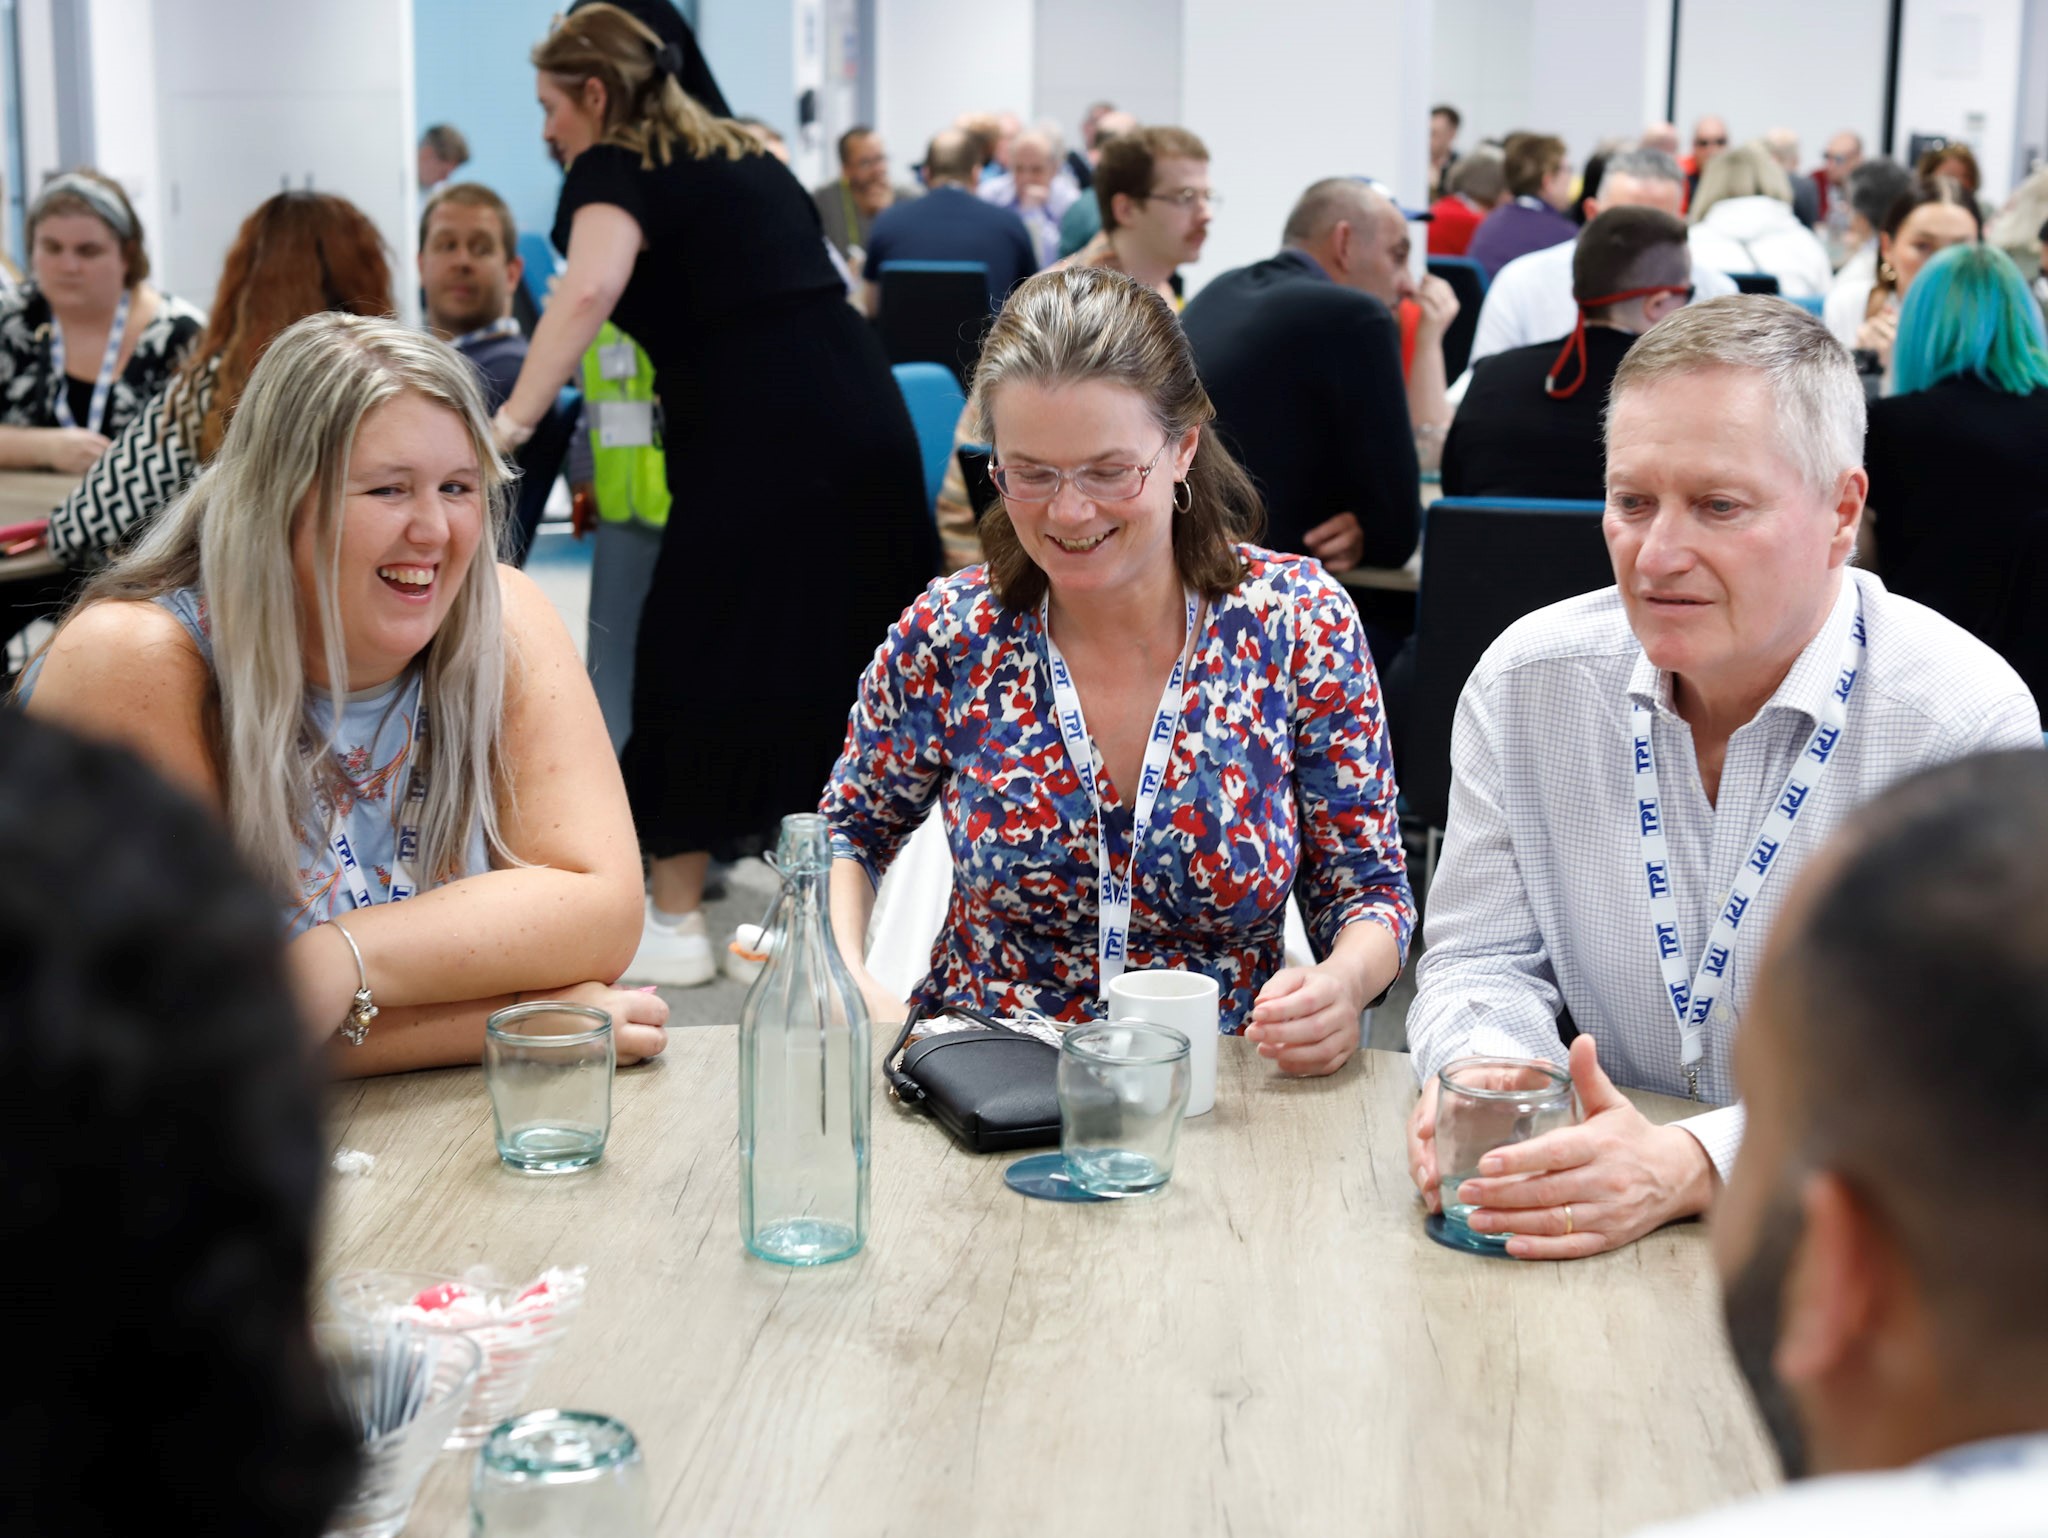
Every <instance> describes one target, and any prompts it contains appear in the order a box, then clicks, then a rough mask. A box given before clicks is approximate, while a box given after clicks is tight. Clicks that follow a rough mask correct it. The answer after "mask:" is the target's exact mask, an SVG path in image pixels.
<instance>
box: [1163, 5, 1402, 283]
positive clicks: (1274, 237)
mask: <svg viewBox="0 0 2048 1538" xmlns="http://www.w3.org/2000/svg"><path fill="white" fill-rule="evenodd" d="M1431 14H1432V6H1431V3H1430V0H1376V3H1374V4H1371V5H1362V4H1359V3H1358V0H1265V3H1263V4H1259V5H1247V4H1245V3H1244V0H1186V5H1185V8H1184V9H1183V11H1182V17H1181V97H1182V103H1181V122H1182V124H1183V125H1184V126H1186V127H1187V128H1189V129H1192V130H1193V131H1194V132H1195V133H1197V134H1199V135H1200V136H1201V137H1202V138H1203V139H1204V140H1205V141H1206V142H1207V144H1208V146H1209V153H1210V154H1211V155H1212V156H1213V157H1214V159H1213V160H1212V161H1211V164H1210V179H1211V181H1212V182H1213V184H1214V185H1215V187H1216V190H1217V191H1218V192H1219V193H1221V194H1222V196H1223V198H1224V203H1223V206H1222V207H1220V208H1218V209H1217V211H1216V216H1215V222H1214V224H1213V225H1212V227H1211V229H1210V234H1209V241H1208V246H1207V248H1206V249H1205V250H1204V252H1203V254H1202V260H1201V261H1200V263H1198V264H1197V265H1196V266H1194V267H1191V268H1188V269H1187V270H1186V274H1185V276H1186V278H1187V280H1188V288H1189V291H1190V292H1193V291H1194V290H1195V289H1197V288H1199V287H1200V286H1201V284H1202V283H1203V282H1204V281H1206V280H1207V279H1209V278H1212V277H1214V276H1215V275H1216V274H1218V273H1220V272H1224V271H1226V270H1228V269H1229V268H1232V267H1240V266H1243V265H1244V264H1245V263H1246V262H1254V261H1258V260H1260V259H1261V258H1263V257H1266V256H1270V255H1272V253H1273V252H1274V251H1275V250H1277V249H1278V248H1279V244H1280V229H1281V226H1282V225H1283V224H1284V223H1285V222H1286V219H1287V212H1288V210H1289V209H1290V208H1292V207H1293V205H1294V200H1295V199H1296V198H1297V197H1298V196H1299V195H1300V194H1301V191H1302V189H1303V188H1304V187H1306V186H1308V184H1309V183H1310V182H1313V181H1315V180H1317V179H1318V178H1320V177H1325V176H1347V175H1359V176H1371V177H1373V178H1375V179H1377V180H1379V181H1382V182H1385V183H1387V184H1388V185H1389V186H1390V187H1392V188H1393V189H1394V191H1395V193H1396V194H1397V195H1398V196H1399V197H1400V198H1401V200H1402V201H1403V202H1404V203H1415V204H1419V203H1420V202H1421V201H1422V200H1423V198H1424V194H1425V193H1426V192H1427V190H1428V182H1429V106H1430V102H1429V81H1430V69H1429V64H1430V22H1431Z"/></svg>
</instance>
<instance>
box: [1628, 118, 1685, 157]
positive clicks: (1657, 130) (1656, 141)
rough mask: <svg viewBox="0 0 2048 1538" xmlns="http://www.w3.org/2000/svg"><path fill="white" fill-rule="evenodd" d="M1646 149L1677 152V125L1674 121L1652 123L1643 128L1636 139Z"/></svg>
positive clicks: (1671, 153) (1669, 152)
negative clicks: (1641, 135)
mask: <svg viewBox="0 0 2048 1538" xmlns="http://www.w3.org/2000/svg"><path fill="white" fill-rule="evenodd" d="M1637 142H1638V143H1640V144H1641V146H1642V147H1643V148H1644V149H1646V150H1662V151H1663V152H1664V153H1665V154H1667V155H1676V154H1677V153H1678V125H1677V124H1676V123H1652V124H1651V125H1650V126H1649V127H1648V128H1645V129H1644V130H1643V137H1642V138H1641V139H1640V140H1639V141H1637Z"/></svg>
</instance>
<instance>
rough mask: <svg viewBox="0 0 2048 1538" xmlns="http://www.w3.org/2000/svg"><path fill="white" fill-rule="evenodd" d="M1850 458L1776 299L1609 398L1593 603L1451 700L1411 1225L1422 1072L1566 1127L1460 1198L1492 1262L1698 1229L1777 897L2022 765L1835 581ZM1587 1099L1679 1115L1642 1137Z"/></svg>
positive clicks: (1421, 1178)
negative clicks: (1640, 1096)
mask: <svg viewBox="0 0 2048 1538" xmlns="http://www.w3.org/2000/svg"><path fill="white" fill-rule="evenodd" d="M1863 437H1864V400H1863V392H1862V388H1861V386H1860V385H1859V383H1858V381H1857V378H1856V371H1855V365H1854V363H1853V362H1852V361H1851V360H1850V357H1849V355H1848V353H1847V352H1846V351H1844V350H1843V348H1842V347H1841V345H1840V344H1839V343H1837V342H1836V341H1835V340H1834V339H1833V338H1832V337H1831V336H1830V335H1829V334H1828V332H1827V329H1826V327H1825V326H1823V325H1822V324H1821V323H1820V322H1819V321H1818V320H1817V319H1815V318H1814V317H1813V316H1811V315H1809V314H1807V313H1806V312H1805V311H1803V310H1801V309H1799V308H1798V307H1797V306H1796V305H1792V304H1788V303H1785V302H1784V301H1782V300H1777V299H1765V298H1760V297H1751V296H1733V297H1728V298H1722V299H1715V300H1711V301H1709V302H1707V303H1705V304H1699V305H1694V306H1692V307H1690V308H1688V309H1685V310H1681V311H1680V312H1679V313H1677V314H1676V315H1673V316H1671V317H1670V318H1669V319H1668V320H1666V321H1665V322H1664V323H1663V324H1661V325H1659V326H1658V327H1657V328H1656V329H1655V330H1654V331H1651V332H1649V333H1647V334H1646V335H1645V336H1644V337H1643V338H1642V339H1641V340H1640V341H1638V342H1637V343H1636V345H1635V346H1634V347H1633V348H1632V349H1631V350H1630V351H1629V354H1628V356H1627V357H1626V358H1625V359H1624V360H1623V362H1622V365H1621V368H1620V371H1619V372H1618V373H1617V374H1616V376H1615V380H1614V385H1613V390H1612V394H1611V398H1610V404H1609V407H1608V416H1607V511H1606V515H1605V520H1604V522H1605V532H1606V536H1607V544H1608V550H1609V553H1610V555H1611V556H1612V558H1613V562H1614V575H1615V586H1613V587H1611V588H1605V589H1603V590H1601V591H1599V592H1597V593H1588V594H1585V595H1583V596H1581V597H1578V598H1573V599H1568V600H1566V601H1565V602H1564V603H1560V604H1554V605H1552V606H1551V607H1549V608H1546V609H1541V610H1539V611H1537V612H1536V613H1534V614H1531V615H1529V616H1527V617H1526V618H1524V619H1522V620H1520V621H1518V622H1517V623H1516V624H1514V625H1513V626H1511V627H1509V629H1508V630H1507V631H1506V633H1505V634H1503V635H1502V636H1501V637H1500V639H1499V640H1498V641H1496V642H1495V643H1494V644H1493V646H1492V647H1491V648H1490V649H1489V650H1488V651H1487V653H1486V655H1485V656H1484V657H1483V658H1482V659H1481V660H1480V662H1479V665H1478V666H1477V667H1476V668H1474V669H1473V672H1472V677H1471V679H1470V680H1469V681H1468V682H1467V683H1466V685H1465V690H1464V693H1463V695H1462V696H1461V697H1460V699H1459V702H1458V713H1457V718H1456V723H1455V725H1454V727H1453V731H1452V737H1451V766H1452V786H1451V801H1450V815H1449V817H1448V819H1447V826H1446V828H1445V834H1444V845H1443V853H1442V858H1441V861H1440V864H1439V867H1438V872H1437V877H1436V881H1435V884H1434V885H1433V886H1432V887H1431V889H1430V892H1429V898H1428V909H1427V917H1426V920H1425V928H1424V940H1425V943H1426V946H1427V950H1426V952H1425V954H1424V955H1423V958H1422V961H1421V963H1420V966H1419V967H1418V969H1417V974H1416V976H1417V994H1416V999H1415V1003H1414V1005H1413V1007H1412V1008H1411V1009H1410V1011H1409V1014H1408V1040H1409V1046H1410V1049H1411V1050H1412V1052H1413V1054H1414V1061H1415V1069H1416V1074H1417V1077H1418V1079H1419V1080H1420V1082H1421V1084H1422V1095H1421V1099H1420V1101H1419V1102H1418V1103H1417V1105H1416V1109H1415V1114H1414V1117H1413V1118H1412V1120H1411V1121H1410V1124H1409V1140H1408V1141H1409V1148H1408V1154H1409V1169H1410V1173H1411V1174H1412V1175H1413V1176H1414V1179H1415V1183H1416V1185H1417V1187H1418V1189H1419V1190H1420V1191H1421V1192H1422V1199H1423V1201H1424V1203H1425V1204H1426V1205H1427V1206H1428V1207H1430V1208H1431V1209H1432V1210H1435V1209H1436V1208H1437V1207H1438V1206H1439V1204H1440V1201H1441V1191H1440V1189H1439V1177H1440V1174H1443V1173H1449V1172H1440V1171H1439V1170H1438V1168H1437V1162H1436V1149H1435V1140H1434V1136H1433V1133H1434V1122H1435V1115H1436V1087H1437V1086H1436V1074H1437V1072H1438V1071H1439V1070H1440V1069H1442V1068H1443V1067H1444V1065H1445V1064H1447V1063H1449V1062H1451V1061H1452V1060H1454V1059H1456V1058H1459V1057H1463V1056H1467V1055H1473V1054H1489V1055H1501V1056H1509V1057H1520V1058H1542V1059H1547V1060H1550V1061H1552V1062H1555V1063H1558V1064H1568V1066H1569V1068H1570V1071H1571V1074H1572V1078H1573V1080H1574V1081H1575V1083H1576V1086H1577V1089H1578V1093H1579V1098H1580V1103H1581V1105H1582V1107H1583V1110H1584V1113H1585V1119H1584V1122H1583V1123H1582V1124H1581V1125H1579V1126H1575V1127H1570V1128H1565V1129H1562V1130H1559V1131H1555V1132H1551V1133H1548V1134H1546V1135H1544V1136H1541V1137H1537V1138H1533V1139H1531V1140H1529V1141H1528V1142H1526V1143H1522V1144H1519V1145H1516V1146H1514V1147H1511V1148H1504V1149H1499V1150H1496V1151H1495V1152H1494V1153H1492V1154H1489V1155H1487V1156H1486V1157H1485V1158H1484V1159H1482V1160H1481V1161H1480V1165H1479V1170H1478V1175H1479V1178H1477V1179H1471V1180H1467V1181H1465V1182H1464V1183H1463V1185H1462V1186H1461V1187H1460V1189H1459V1193H1458V1194H1459V1199H1460V1200H1461V1201H1462V1202H1469V1203H1473V1204H1475V1205H1476V1210H1475V1211H1474V1212H1473V1213H1472V1215H1471V1217H1470V1223H1471V1226H1472V1228H1473V1229H1474V1230H1475V1231H1477V1232H1480V1233H1495V1234H1512V1235H1513V1236H1514V1237H1513V1238H1512V1239H1511V1240H1509V1242H1508V1251H1509V1253H1510V1254H1512V1255H1516V1256H1519V1257H1521V1258H1524V1259H1531V1260H1565V1259H1573V1258H1577V1257H1579V1256H1584V1255H1591V1254H1595V1253H1597V1252H1599V1251H1601V1250H1606V1249H1612V1248H1615V1247H1617V1246H1619V1245H1623V1244H1627V1243H1629V1242H1631V1241H1632V1240H1635V1239H1637V1238H1640V1237H1641V1236H1642V1235H1643V1234H1645V1233H1648V1232H1649V1231H1650V1230H1651V1229H1653V1228H1656V1227H1658V1226H1659V1225H1661V1224H1663V1223H1667V1222H1670V1221H1672V1220H1674V1219H1677V1218H1682V1217H1686V1216H1690V1215H1692V1214H1695V1213H1699V1212H1703V1211H1705V1210H1706V1208H1707V1207H1708V1206H1710V1205H1711V1204H1712V1202H1713V1200H1714V1196H1715V1193H1716V1191H1717V1190H1718V1189H1719V1187H1720V1184H1721V1181H1722V1180H1723V1179H1724V1178H1725V1176H1726V1174H1727V1171H1728V1169H1729V1167H1730V1166H1731V1165H1732V1163H1733V1161H1734V1157H1735V1152H1736V1149H1737V1147H1738V1146H1739V1145H1740V1142H1741V1137H1742V1109H1741V1107H1740V1106H1739V1105H1737V1104H1734V1103H1733V1102H1734V1101H1735V1098H1736V1091H1735V1085H1734V1081H1733V1078H1732V1076H1731V1073H1730V1068H1729V1048H1730V1044H1731V1042H1732V1040H1733V1037H1734V1034H1735V1029H1736V1024H1737V1022H1738V1021H1739V1020H1740V1018H1741V1015H1742V1010H1743V1007H1744V1004H1745V1003H1746V1001H1747V999H1748V996H1749V992H1750V988H1751V985H1752V981H1753V978H1754V974H1755V969H1756V965H1757V961H1758V959H1759V957H1760V956H1761V953H1762V950H1763V941H1764V939H1765V936H1766V935H1767V934H1768V932H1769V929H1770V927H1771V924H1772V922H1773V920H1774V918H1775V916H1776V913H1777V910H1778V908H1779V906H1780V905H1781V904H1782V903H1783V901H1784V896H1785V891H1786V889H1787V888H1788V887H1790V886H1791V884H1792V881H1791V877H1792V875H1793V874H1794V873H1795V872H1796V871H1797V870H1798V868H1799V867H1800V866H1801V865H1803V864H1804V863H1805V861H1806V860H1807V859H1808V858H1809V857H1810V856H1811V855H1812V854H1813V852H1814V851H1815V850H1816V849H1818V848H1819V847H1820V845H1821V844H1822V842H1823V841H1824V840H1825V838H1826V836H1827V834H1828V833H1829V831H1830V830H1832V829H1833V828H1834V827H1835V826H1836V825H1837V824H1838V823H1840V822H1841V821H1842V819H1843V818H1844V817H1845V816H1846V815H1847V814H1848V812H1849V811H1850V810H1851V809H1852V808H1854V807H1856V806H1857V805H1859V804H1860V803H1862V802H1864V801H1866V800H1868V799H1870V798H1871V797H1872V796H1874V795H1876V794H1877V793H1878V792H1879V791H1881V790H1882V789H1884V787H1885V786H1887V785H1889V784H1890V783H1891V782H1892V781H1894V780H1897V779H1900V778H1902V777H1903V776H1905V775H1908V774H1911V773H1912V772H1914V771H1915V770H1918V769H1922V768H1925V767H1926V766H1928V765H1930V764H1934V763H1938V762H1942V761H1945V760H1948V759H1952V758H1958V757H1961V756H1963V755H1964V754H1968V753H1973V752H1977V751H1980V750H1983V749H1990V748H2010V747H2025V746H2033V747H2036V748H2038V747H2039V746H2040V743H2041V722H2040V713H2039V711H2038V709H2037V707H2036V705H2035V702H2034V700H2033V698H2032V696H2031V695H2029V694H2028V692H2027V689H2026V686H2025V685H2024V684H2023V683H2022V682H2021V681H2020V679H2019V676H2018V675H2017V674H2016V673H2014V672H2013V670H2012V669H2011V668H2010V667H2009V666H2007V665H2006V663H2005V662H2004V661H2003V660H2001V659H2000V658H1999V657H1998V656H1997V655H1996V654H1995V653H1993V652H1992V651H1991V650H1990V649H1989V648H1988V647H1986V646H1984V645H1983V644H1982V643H1981V642H1979V641H1977V640H1976V639H1975V638H1973V637H1972V636H1970V635H1969V634H1968V633H1966V632H1965V631H1963V630H1962V629H1960V628H1959V627H1957V626H1956V625H1954V624H1951V623H1950V622H1949V621H1947V620H1945V619H1943V618H1941V617H1940V616H1939V615H1937V614H1935V613H1934V612H1933V611H1932V610H1929V609H1926V608H1923V607H1921V606H1920V605H1918V604H1915V603H1912V602H1910V601H1909V600H1906V599H1904V598H1899V597H1896V596H1894V595H1892V594H1891V593H1888V592H1886V591H1885V587H1884V584H1883V583H1882V582H1880V581H1879V580H1878V579H1877V578H1876V577H1875V576H1874V575H1872V574H1871V573H1869V572H1866V571H1860V570H1857V569H1855V568H1854V567H1853V566H1852V565H1851V557H1852V555H1853V554H1854V551H1855V548H1856V534H1857V528H1858V525H1859V523H1860V522H1861V520H1862V518H1863V515H1864V496H1865V494H1866V491H1867V489H1868V486H1869V479H1868V477H1867V476H1866V475H1865V474H1864V471H1863V469H1862V463H1863ZM1879 511H1880V512H1881V511H1882V510H1881V509H1880V510H1879ZM1958 512H1959V514H1966V513H1967V512H1968V509H1967V508H1962V507H1959V508H1958ZM1731 921H1732V927H1731ZM1682 1020H1683V1022H1684V1024H1683V1025H1682V1023H1681V1022H1682ZM1569 1030H1575V1031H1576V1033H1577V1038H1578V1039H1576V1040H1574V1041H1572V1042H1571V1044H1570V1046H1569V1048H1567V1046H1566V1041H1565V1034H1566V1032H1567V1031H1569ZM1596 1041H1597V1043H1598V1048H1597V1053H1596V1048H1595V1042H1596ZM1610 1074H1611V1077H1610ZM1617 1084H1623V1085H1628V1086H1630V1087H1632V1088H1637V1089H1645V1090H1656V1091H1660V1092H1662V1093H1664V1094H1670V1095H1686V1094H1692V1095H1693V1096H1694V1097H1695V1098H1697V1099H1699V1100H1700V1101H1701V1102H1702V1111H1703V1114H1701V1115H1698V1116H1695V1117H1692V1118H1691V1119H1689V1120H1686V1121H1681V1122H1677V1123H1675V1124H1673V1125H1671V1126H1668V1127H1657V1126H1653V1125H1651V1124H1650V1122H1649V1121H1648V1120H1647V1119H1645V1118H1644V1117H1643V1116H1642V1115H1641V1114H1640V1113H1638V1112H1637V1111H1635V1110H1634V1109H1633V1108H1632V1107H1631V1106H1630V1105H1629V1103H1628V1101H1627V1100H1626V1099H1625V1098H1624V1097H1623V1096H1622V1095H1621V1093H1620V1092H1619V1090H1617V1089H1616V1087H1615V1086H1616V1085H1617ZM1707 1107H1715V1108H1716V1109H1706V1108H1707Z"/></svg>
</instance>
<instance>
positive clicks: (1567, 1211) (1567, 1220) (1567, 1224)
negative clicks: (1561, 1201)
mask: <svg viewBox="0 0 2048 1538" xmlns="http://www.w3.org/2000/svg"><path fill="white" fill-rule="evenodd" d="M1564 1231H1565V1233H1566V1234H1567V1235H1569V1234H1570V1233H1571V1231H1572V1205H1571V1203H1570V1202H1566V1203H1565V1205H1564Z"/></svg>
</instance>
